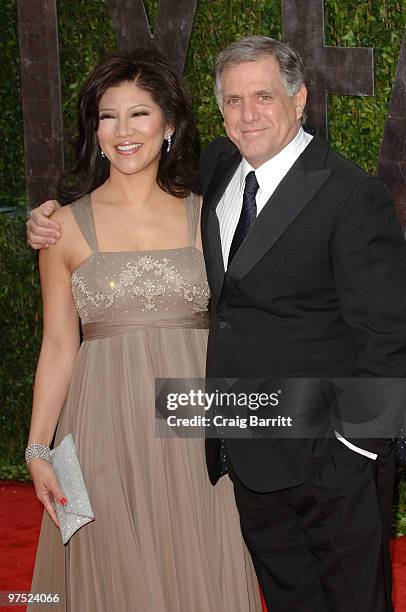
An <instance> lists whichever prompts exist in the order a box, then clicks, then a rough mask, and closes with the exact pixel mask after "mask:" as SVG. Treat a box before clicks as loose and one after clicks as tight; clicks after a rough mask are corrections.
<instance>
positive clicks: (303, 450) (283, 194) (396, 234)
mask: <svg viewBox="0 0 406 612" xmlns="http://www.w3.org/2000/svg"><path fill="white" fill-rule="evenodd" d="M240 161H241V155H240V154H239V152H238V150H237V149H236V148H235V147H234V145H232V143H231V142H230V141H229V140H228V139H226V138H219V139H217V140H215V141H214V142H213V143H212V144H211V145H210V146H209V147H208V149H207V150H206V151H205V152H204V153H203V155H202V158H201V165H200V180H201V187H202V191H203V195H204V203H203V209H202V239H203V250H204V256H205V262H206V268H207V275H208V280H209V285H210V289H211V325H210V333H209V341H208V353H207V376H208V377H216V378H219V377H278V376H281V377H303V378H312V377H323V378H324V377H346V376H355V377H391V378H393V377H404V376H405V374H406V246H405V242H404V239H403V235H402V232H401V228H400V225H399V222H398V219H397V216H396V213H395V210H394V206H393V202H392V198H391V196H390V194H389V192H388V190H387V189H386V187H385V186H384V184H383V183H382V182H381V181H380V180H379V179H378V178H375V177H371V176H369V175H368V174H366V173H365V172H364V171H363V170H362V169H360V168H359V167H357V166H356V165H354V164H353V163H351V162H349V161H348V160H346V159H345V158H343V157H342V156H340V155H338V154H337V153H335V152H333V151H332V150H331V149H330V148H329V146H328V145H327V143H326V142H324V141H323V140H322V139H320V138H318V137H315V138H314V139H313V140H312V141H311V143H310V144H309V145H308V146H307V148H306V149H305V151H304V152H303V153H302V154H301V155H300V157H299V158H298V160H297V161H296V162H295V164H294V165H293V167H292V168H291V170H290V171H289V172H288V174H287V175H286V176H285V178H284V179H283V180H282V182H281V183H280V184H279V186H278V188H277V189H276V191H275V192H274V194H273V195H272V197H271V198H270V200H269V201H268V203H267V204H266V206H265V207H264V209H263V210H262V211H261V213H260V214H259V216H258V218H257V220H256V222H255V224H254V225H253V227H252V228H251V230H250V232H249V234H248V235H247V237H246V239H245V240H244V242H243V243H242V245H241V247H240V249H239V251H238V252H237V253H236V255H235V256H234V259H233V261H232V262H231V265H230V266H229V268H228V270H227V273H226V274H224V266H223V258H222V251H221V242H220V233H219V222H218V218H217V215H216V206H217V204H218V202H219V200H220V198H221V196H222V195H223V193H224V191H225V189H226V187H227V185H228V183H229V181H230V179H231V177H232V176H233V174H234V172H235V170H236V168H237V166H238V164H239V163H240ZM347 408H348V407H347ZM328 418H329V417H328ZM328 418H327V419H325V420H324V422H323V419H321V421H320V423H319V425H320V427H319V429H320V435H315V436H314V437H311V438H308V439H301V440H286V439H285V440H283V439H276V440H275V439H273V440H270V439H254V440H249V439H231V438H230V439H228V440H226V446H227V453H228V455H229V458H230V461H231V463H232V465H233V468H234V470H235V472H236V473H237V475H238V476H239V478H240V479H241V480H242V482H244V484H245V485H246V486H248V487H249V488H251V489H253V490H255V491H263V492H264V491H271V490H276V489H280V488H285V487H288V486H293V485H295V484H298V483H300V482H303V481H305V480H306V479H307V478H309V477H310V476H311V474H312V473H314V472H315V471H317V470H318V469H319V468H320V466H321V465H322V463H323V462H324V461H325V460H326V457H327V456H328V455H329V453H331V452H332V448H333V445H334V444H336V442H333V441H332V440H329V439H328V438H327V437H326V436H325V433H326V427H328V424H327V421H328ZM358 443H359V445H360V446H363V447H364V448H369V449H370V450H374V451H376V450H377V451H379V452H382V453H384V452H385V449H386V443H385V442H384V441H382V440H376V439H375V440H368V441H366V440H364V441H359V442H358ZM206 456H207V465H208V471H209V476H210V479H211V481H212V483H213V484H214V483H215V482H216V481H217V479H218V477H219V441H218V439H207V440H206Z"/></svg>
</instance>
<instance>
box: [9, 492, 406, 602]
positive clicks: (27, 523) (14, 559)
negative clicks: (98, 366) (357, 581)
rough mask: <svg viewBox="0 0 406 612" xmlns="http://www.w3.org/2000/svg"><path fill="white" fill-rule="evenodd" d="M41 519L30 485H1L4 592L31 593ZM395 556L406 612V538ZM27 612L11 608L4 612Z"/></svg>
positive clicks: (397, 589)
mask: <svg viewBox="0 0 406 612" xmlns="http://www.w3.org/2000/svg"><path fill="white" fill-rule="evenodd" d="M41 516H42V506H41V504H40V503H39V502H38V501H37V499H36V497H35V493H34V489H33V487H32V486H31V485H30V484H21V483H13V482H2V483H0V591H13V590H14V591H19V590H20V591H29V589H30V586H31V576H32V570H33V565H34V558H35V549H36V545H37V539H38V533H39V527H40V520H41ZM392 557H393V572H394V583H395V586H394V602H395V609H396V612H406V537H403V538H399V539H398V540H394V541H393V542H392ZM24 609H25V608H24V607H17V606H14V607H8V606H7V607H1V612H3V610H4V611H6V610H10V612H20V611H23V610H24ZM50 610H52V607H50ZM95 612H97V610H95ZM365 612H367V611H365Z"/></svg>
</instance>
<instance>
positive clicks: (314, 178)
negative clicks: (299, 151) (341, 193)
mask: <svg viewBox="0 0 406 612" xmlns="http://www.w3.org/2000/svg"><path fill="white" fill-rule="evenodd" d="M330 174H331V170H329V169H322V170H320V169H319V170H315V171H312V172H306V169H305V166H304V164H303V161H302V160H301V158H299V159H298V160H297V162H296V163H295V164H294V166H292V169H291V170H290V171H289V172H288V174H287V175H286V176H285V178H284V179H283V180H282V182H281V183H280V184H279V186H278V188H277V189H276V191H275V192H274V193H273V195H272V196H271V198H270V199H269V200H268V202H267V203H266V205H265V207H264V208H263V210H262V211H261V213H260V214H259V216H258V219H257V220H256V221H255V223H254V225H253V226H252V228H251V230H250V232H249V234H248V235H247V237H246V238H245V240H244V241H243V243H242V244H241V247H240V248H239V250H238V252H237V253H236V254H235V256H234V258H233V260H232V262H231V264H230V266H229V268H228V270H227V274H226V275H225V281H224V284H223V290H222V293H221V297H220V299H224V297H225V296H226V295H227V294H229V293H230V291H232V289H233V288H234V287H235V285H236V284H237V283H239V282H240V280H241V279H242V278H244V276H246V275H247V274H248V272H249V271H250V270H251V269H252V268H253V267H254V266H255V264H256V263H257V262H258V261H259V260H260V259H261V258H262V257H263V256H264V255H265V253H266V252H267V251H268V250H269V249H270V248H271V247H272V246H273V245H274V244H275V242H276V241H277V240H278V239H279V238H280V236H281V235H282V234H283V233H284V232H285V231H286V230H287V229H288V227H289V226H290V224H291V223H292V222H293V221H294V220H295V219H296V217H297V216H298V215H299V214H300V213H301V212H302V210H303V209H304V208H305V207H306V206H307V204H308V203H309V202H310V201H311V200H312V199H313V197H314V196H315V195H316V193H317V192H318V191H319V189H320V188H321V187H322V185H323V184H324V183H325V182H326V181H327V179H328V178H329V176H330Z"/></svg>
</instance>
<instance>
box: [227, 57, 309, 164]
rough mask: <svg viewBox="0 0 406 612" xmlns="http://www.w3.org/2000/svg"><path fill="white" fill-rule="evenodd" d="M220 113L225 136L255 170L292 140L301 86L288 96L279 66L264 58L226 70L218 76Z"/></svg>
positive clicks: (301, 106)
mask: <svg viewBox="0 0 406 612" xmlns="http://www.w3.org/2000/svg"><path fill="white" fill-rule="evenodd" d="M222 94H223V101H222V106H221V109H220V110H221V112H222V115H223V118H224V127H225V129H226V133H227V136H228V137H229V139H230V140H231V141H232V142H233V143H234V144H235V146H236V147H237V148H238V149H239V151H240V153H241V155H242V156H243V157H245V159H246V160H247V161H248V162H249V163H250V164H251V166H253V168H258V167H259V166H261V165H262V164H263V163H264V162H266V161H267V160H268V159H271V158H272V157H274V156H275V155H277V154H278V153H279V152H280V151H282V149H283V148H284V147H285V146H286V145H287V144H288V143H289V142H290V141H291V140H292V139H293V138H294V137H295V135H296V134H297V131H298V129H299V126H300V118H301V116H302V114H303V109H304V106H305V103H306V94H307V91H306V88H305V86H304V85H303V86H302V87H301V88H300V89H299V91H298V92H297V94H295V95H294V96H289V94H288V92H287V90H286V88H285V86H284V84H283V82H282V79H281V73H280V69H279V65H278V63H277V62H276V60H275V59H274V58H273V57H270V56H264V57H262V58H260V59H258V60H256V61H253V62H244V63H242V64H237V65H236V66H230V67H229V68H226V69H225V70H224V72H223V74H222Z"/></svg>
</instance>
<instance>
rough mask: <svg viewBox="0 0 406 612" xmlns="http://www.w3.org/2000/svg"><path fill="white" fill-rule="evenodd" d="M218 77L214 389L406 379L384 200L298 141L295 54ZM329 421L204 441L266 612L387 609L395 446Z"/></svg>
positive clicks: (404, 253)
mask: <svg viewBox="0 0 406 612" xmlns="http://www.w3.org/2000/svg"><path fill="white" fill-rule="evenodd" d="M215 74H216V94H217V99H218V102H219V106H220V109H221V112H222V113H223V117H224V125H225V128H226V132H227V136H228V138H219V139H217V140H215V141H214V142H213V143H212V144H211V145H210V146H209V147H208V149H207V150H206V151H205V152H204V153H203V155H202V158H201V165H200V170H201V186H202V190H203V193H204V204H203V210H202V239H203V248H204V254H205V260H206V266H207V274H208V279H209V284H210V288H211V295H212V297H211V327H210V334H209V344H208V355H207V374H208V377H213V378H217V379H219V378H265V379H267V378H272V379H274V378H278V377H293V378H297V379H299V380H306V379H308V380H312V379H317V378H322V379H323V380H326V379H327V380H328V379H329V378H338V379H340V378H343V377H350V376H353V377H360V378H365V377H371V378H372V377H379V378H382V377H386V378H397V377H404V376H405V374H406V288H405V280H406V248H405V244H404V241H403V237H402V234H401V230H400V227H399V223H398V221H397V218H396V214H395V211H394V207H393V203H392V200H391V197H390V194H389V193H388V191H387V190H386V188H385V186H384V185H383V183H382V182H381V181H380V180H378V179H377V178H373V177H371V176H368V175H367V174H366V173H365V172H364V171H363V170H361V169H360V168H358V167H357V166H355V165H354V164H352V163H351V162H349V161H347V160H345V159H344V158H343V157H341V156H340V155H338V154H336V153H334V152H333V151H332V150H331V149H330V148H329V146H328V145H327V143H326V142H324V141H323V140H322V139H320V138H317V137H314V138H312V136H311V135H310V134H307V133H306V132H304V131H303V129H302V127H301V119H302V117H303V112H304V107H305V103H306V88H305V85H304V78H303V66H302V63H301V60H300V58H299V57H298V55H297V54H296V53H295V52H294V51H292V49H291V48H290V47H289V46H287V45H285V44H282V43H279V42H277V41H274V40H272V39H270V38H266V37H251V38H248V39H244V40H243V41H240V42H239V43H234V44H233V45H231V46H230V47H228V48H227V49H226V50H225V51H223V52H222V53H221V54H220V56H219V58H218V60H217V62H216V69H215ZM53 210H54V204H50V203H46V204H45V205H43V208H42V210H41V211H40V212H39V213H38V212H36V213H34V215H33V219H32V220H30V222H29V240H30V243H31V245H33V246H35V247H36V248H38V247H41V245H42V244H43V243H44V241H45V242H48V241H49V238H48V236H51V234H52V231H55V228H53V230H51V229H50V226H49V229H47V223H46V222H47V220H46V219H45V221H44V218H45V217H44V216H42V219H41V221H40V225H42V227H40V228H39V229H38V227H36V226H35V224H34V221H35V220H39V217H40V216H41V212H43V214H44V215H45V216H48V215H49V214H50V213H51V212H52V211H53ZM48 223H50V222H48ZM44 232H45V233H44ZM52 239H54V238H52ZM327 395H328V394H327ZM343 397H344V402H341V406H340V409H341V410H342V411H343V412H344V413H345V412H346V411H347V415H348V414H349V416H350V420H351V418H352V417H354V420H355V421H356V420H357V415H351V409H352V407H351V405H347V406H346V405H345V401H346V396H345V394H344V395H343ZM306 406H307V408H308V407H309V404H308V402H307V403H306ZM299 408H300V406H299ZM318 408H319V406H318ZM310 416H312V415H310ZM331 416H332V415H331V412H330V411H329V410H325V411H323V410H318V412H317V418H314V419H313V422H312V427H313V431H314V430H316V432H317V434H315V435H312V436H308V437H303V438H300V439H282V438H280V439H275V438H273V439H271V438H268V439H266V438H255V439H242V438H228V439H225V440H224V439H218V438H208V439H207V442H206V452H207V466H208V471H209V476H210V480H211V482H212V483H213V484H215V483H216V482H217V481H218V479H219V478H220V476H223V475H224V474H225V473H226V472H228V474H229V476H230V478H231V479H232V481H233V485H234V489H235V495H236V502H237V506H238V509H239V512H240V516H241V527H242V532H243V536H244V538H245V541H246V543H247V546H248V548H249V550H250V552H251V555H252V558H253V561H254V565H255V569H256V572H257V575H258V578H259V581H260V584H261V587H262V590H263V592H264V596H265V599H266V602H267V605H268V609H269V611H270V612H286V611H289V612H290V611H293V610H294V611H295V612H296V611H297V612H327V611H328V612H330V611H334V612H384V611H385V612H386V611H390V610H392V609H393V608H392V604H391V597H390V593H391V584H390V583H391V571H390V558H389V551H388V542H389V535H390V529H389V514H390V502H391V490H392V489H391V487H392V483H393V469H392V465H393V451H392V442H391V441H390V440H383V439H377V438H372V439H369V440H367V439H363V438H362V437H361V439H359V440H358V439H353V438H352V439H351V440H350V439H348V436H347V437H345V435H343V433H345V432H343V430H341V431H338V432H337V437H336V434H335V431H334V429H331V424H332V422H333V421H332V419H331ZM361 420H362V419H361ZM337 428H338V429H340V428H339V425H337ZM329 433H330V434H331V435H328V434H329ZM220 435H221V434H220ZM384 467H385V469H386V476H385V478H383V479H382V476H381V477H380V481H382V480H384V481H385V487H386V488H385V489H384V490H383V493H381V489H380V490H379V493H378V490H377V482H378V480H377V478H376V475H377V474H380V475H382V473H383V472H382V470H383V468H384ZM380 486H381V485H380Z"/></svg>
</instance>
